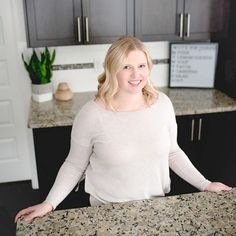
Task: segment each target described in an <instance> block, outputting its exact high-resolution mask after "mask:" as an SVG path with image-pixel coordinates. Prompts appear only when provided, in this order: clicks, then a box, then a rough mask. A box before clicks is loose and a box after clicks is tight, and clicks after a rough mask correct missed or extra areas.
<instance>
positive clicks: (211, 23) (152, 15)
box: [24, 0, 230, 47]
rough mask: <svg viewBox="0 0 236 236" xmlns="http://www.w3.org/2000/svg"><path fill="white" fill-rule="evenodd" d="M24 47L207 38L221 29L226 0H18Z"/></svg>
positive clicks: (224, 30) (225, 23) (225, 24)
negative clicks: (22, 14) (128, 38)
mask: <svg viewBox="0 0 236 236" xmlns="http://www.w3.org/2000/svg"><path fill="white" fill-rule="evenodd" d="M24 5H25V19H26V29H27V41H28V46H29V47H43V46H63V45H78V44H100V43H112V42H113V41H114V40H116V39H118V38H119V37H121V36H123V35H134V36H136V37H138V38H139V39H141V40H142V41H164V40H168V41H178V40H179V41H180V40H207V39H217V38H220V37H224V36H225V35H226V33H227V28H228V20H229V19H228V18H229V5H230V0H119V1H117V0H50V1H48V0H37V1H36V0H24Z"/></svg>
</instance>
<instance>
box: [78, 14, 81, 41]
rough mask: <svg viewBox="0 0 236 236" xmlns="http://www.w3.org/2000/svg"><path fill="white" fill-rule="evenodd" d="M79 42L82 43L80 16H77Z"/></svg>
mask: <svg viewBox="0 0 236 236" xmlns="http://www.w3.org/2000/svg"><path fill="white" fill-rule="evenodd" d="M77 27H78V29H77V30H78V42H79V43H81V30H80V17H77Z"/></svg>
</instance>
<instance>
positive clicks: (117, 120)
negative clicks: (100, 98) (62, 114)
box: [45, 92, 210, 209]
mask: <svg viewBox="0 0 236 236" xmlns="http://www.w3.org/2000/svg"><path fill="white" fill-rule="evenodd" d="M169 167H170V168H171V169H172V170H173V171H174V172H175V173H176V174H177V175H179V176H180V177H181V178H183V179H184V180H186V181H187V182H189V183H190V184H191V185H193V186H195V187H196V188H198V189H199V190H204V188H205V187H206V185H208V184H209V183H210V181H208V180H207V179H205V178H204V176H203V175H202V174H201V173H200V172H199V171H198V170H197V169H196V168H195V167H194V166H193V164H192V163H191V162H190V160H189V159H188V157H187V156H186V154H185V153H184V152H183V151H182V150H181V148H180V147H179V146H178V144H177V125H176V119H175V114H174V109H173V106H172V103H171V101H170V99H169V98H168V97H167V96H166V95H165V94H164V93H162V92H159V97H158V99H157V100H156V102H155V103H154V104H152V105H151V106H149V107H148V108H145V109H142V110H138V111H132V112H114V111H111V110H106V109H104V108H102V107H101V106H100V105H99V104H97V103H96V102H95V101H94V100H92V101H89V102H88V103H86V104H85V105H84V106H83V108H82V109H81V110H80V111H79V113H78V114H77V116H76V118H75V120H74V123H73V128H72V133H71V147H70V152H69V154H68V156H67V158H66V160H65V162H64V163H63V165H62V166H61V168H60V170H59V172H58V175H57V178H56V181H55V183H54V185H53V187H52V189H51V191H50V192H49V194H48V196H47V198H46V200H45V201H46V202H49V203H50V204H52V206H53V208H54V209H55V208H56V207H57V205H58V204H59V203H60V202H61V201H63V199H64V198H65V197H66V196H67V195H68V194H69V193H70V191H71V190H72V189H73V188H74V187H75V186H76V184H77V183H78V182H79V181H80V180H81V178H82V177H83V175H84V174H85V191H86V192H87V193H89V194H90V195H91V196H93V197H94V198H95V199H97V200H98V201H100V202H102V203H109V202H123V201H130V200H139V199H149V198H154V197H158V196H164V195H165V193H168V192H169V191H170V176H169Z"/></svg>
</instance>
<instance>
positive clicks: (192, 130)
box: [191, 119, 195, 141]
mask: <svg viewBox="0 0 236 236" xmlns="http://www.w3.org/2000/svg"><path fill="white" fill-rule="evenodd" d="M194 123H195V121H194V119H192V127H191V141H193V139H194Z"/></svg>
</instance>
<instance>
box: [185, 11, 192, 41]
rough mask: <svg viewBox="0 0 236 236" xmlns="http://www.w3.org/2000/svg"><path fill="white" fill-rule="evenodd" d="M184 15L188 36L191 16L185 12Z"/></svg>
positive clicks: (187, 34) (188, 34) (188, 35)
mask: <svg viewBox="0 0 236 236" xmlns="http://www.w3.org/2000/svg"><path fill="white" fill-rule="evenodd" d="M185 17H186V35H185V36H186V37H188V38H189V37H190V18H191V15H190V14H189V13H187V14H186V15H185Z"/></svg>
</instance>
